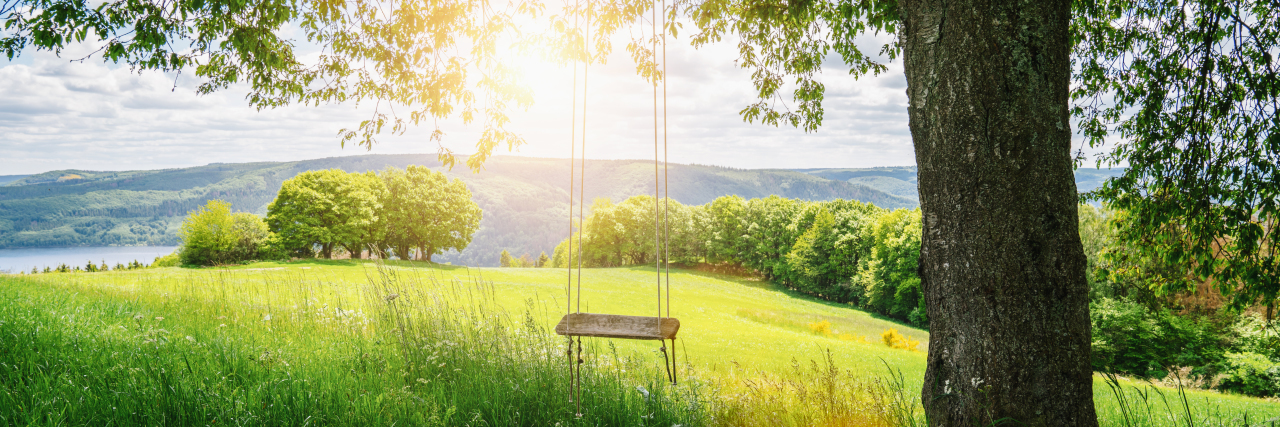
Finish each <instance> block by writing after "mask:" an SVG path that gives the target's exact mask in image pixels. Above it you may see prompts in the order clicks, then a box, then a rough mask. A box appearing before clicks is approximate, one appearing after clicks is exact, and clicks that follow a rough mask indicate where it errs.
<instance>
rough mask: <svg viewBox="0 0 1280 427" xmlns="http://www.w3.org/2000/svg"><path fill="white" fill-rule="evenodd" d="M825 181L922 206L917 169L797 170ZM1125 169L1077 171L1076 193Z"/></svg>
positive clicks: (901, 167) (1087, 169) (906, 167)
mask: <svg viewBox="0 0 1280 427" xmlns="http://www.w3.org/2000/svg"><path fill="white" fill-rule="evenodd" d="M795 171H796V172H801V173H805V174H809V175H813V176H817V177H821V178H826V179H831V180H836V181H846V182H850V183H854V184H862V185H865V186H868V187H871V188H874V189H876V190H880V191H883V192H885V193H889V194H892V195H894V196H898V197H903V198H907V199H911V200H912V201H913V202H917V203H918V202H919V200H920V194H919V192H918V191H917V187H916V167H915V166H897V167H879V168H839V169H796V170H795ZM1123 172H1124V169H1122V168H1116V169H1091V168H1080V169H1076V189H1077V190H1078V191H1081V192H1085V191H1090V190H1093V189H1095V188H1098V187H1100V186H1102V183H1103V182H1105V181H1106V180H1107V178H1111V177H1113V176H1120V174H1121V173H1123Z"/></svg>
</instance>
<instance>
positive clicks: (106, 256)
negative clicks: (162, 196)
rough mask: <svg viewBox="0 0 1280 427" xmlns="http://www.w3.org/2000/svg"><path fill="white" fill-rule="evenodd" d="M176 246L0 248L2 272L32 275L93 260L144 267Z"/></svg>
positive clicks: (82, 265) (114, 264) (99, 263)
mask: <svg viewBox="0 0 1280 427" xmlns="http://www.w3.org/2000/svg"><path fill="white" fill-rule="evenodd" d="M176 249H178V247H177V246H106V247H76V248H20V249H0V272H10V273H17V272H19V271H25V272H31V268H32V267H35V268H37V269H40V270H44V268H45V267H50V268H53V267H57V266H58V264H66V265H78V266H80V268H84V266H85V264H88V263H89V262H90V261H93V263H94V264H95V265H102V262H103V261H106V263H107V265H109V266H111V267H112V268H115V266H116V263H120V264H128V263H129V262H130V261H134V260H137V261H138V262H141V263H143V264H151V263H152V262H154V261H155V259H156V257H158V256H164V255H168V254H171V253H173V251H174V250H176Z"/></svg>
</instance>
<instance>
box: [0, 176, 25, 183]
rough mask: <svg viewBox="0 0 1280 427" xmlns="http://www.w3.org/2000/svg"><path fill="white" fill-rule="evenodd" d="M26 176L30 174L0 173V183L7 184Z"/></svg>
mask: <svg viewBox="0 0 1280 427" xmlns="http://www.w3.org/2000/svg"><path fill="white" fill-rule="evenodd" d="M28 176H30V175H0V185H7V184H9V183H11V182H14V181H17V180H20V179H22V178H26V177H28Z"/></svg>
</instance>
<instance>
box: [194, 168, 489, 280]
mask: <svg viewBox="0 0 1280 427" xmlns="http://www.w3.org/2000/svg"><path fill="white" fill-rule="evenodd" d="M481 215H482V213H481V211H480V207H479V206H477V205H476V203H475V202H474V201H472V200H471V191H470V190H468V189H467V187H466V185H465V184H463V183H462V181H461V180H458V179H453V180H452V181H450V180H449V179H448V178H446V177H445V176H444V174H443V173H440V172H436V171H432V170H431V169H429V168H426V167H421V166H409V167H407V168H406V169H396V168H387V169H384V170H382V171H381V172H377V173H374V172H365V173H348V172H344V171H342V170H340V169H327V170H319V171H307V172H302V173H300V174H298V175H297V176H295V177H293V178H291V179H289V180H286V181H284V183H283V184H282V185H281V187H280V192H279V193H278V194H277V195H276V198H275V200H273V201H272V202H271V203H270V204H269V205H268V206H267V217H266V219H265V220H264V219H263V218H260V217H258V216H256V215H253V214H249V213H232V212H231V205H230V204H228V203H226V202H223V201H220V200H211V201H210V202H209V203H208V204H207V205H205V206H204V207H201V208H199V209H197V210H196V211H193V212H192V213H191V214H190V215H188V217H187V218H186V219H185V220H184V221H183V224H182V228H181V230H180V232H179V235H180V236H181V239H182V244H181V247H180V248H179V251H178V254H179V258H180V260H181V263H182V264H186V265H219V264H229V263H235V262H242V261H247V260H270V259H287V258H311V257H321V258H327V259H332V258H333V257H334V255H335V254H336V253H338V252H345V253H346V254H347V255H348V256H350V257H352V258H363V257H365V255H366V254H368V255H369V256H373V257H377V258H384V259H385V258H390V257H396V258H399V259H404V260H409V259H417V260H422V261H431V257H432V256H433V255H436V254H440V253H443V252H445V251H448V250H459V251H460V250H463V249H465V248H466V247H467V245H468V244H469V243H470V242H471V237H472V235H473V234H475V232H476V230H477V229H478V228H479V226H480V218H481Z"/></svg>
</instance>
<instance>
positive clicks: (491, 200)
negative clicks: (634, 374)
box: [0, 154, 918, 266]
mask: <svg viewBox="0 0 1280 427" xmlns="http://www.w3.org/2000/svg"><path fill="white" fill-rule="evenodd" d="M411 164H412V165H422V166H426V167H430V168H433V169H435V170H439V171H442V172H445V173H446V174H447V175H449V176H450V177H451V178H453V177H456V178H460V179H462V180H463V181H464V182H465V183H466V184H467V186H468V188H470V189H471V191H472V193H473V194H474V198H475V200H476V202H477V204H479V205H480V207H481V209H483V210H484V219H483V220H482V221H481V228H480V231H478V232H477V233H476V235H475V238H474V240H473V242H472V244H471V245H470V246H469V247H468V248H467V249H466V250H465V251H462V252H461V253H448V254H443V255H441V256H438V257H437V258H436V259H437V260H439V261H440V262H454V263H455V264H467V265H476V266H489V265H496V264H497V261H498V253H499V252H501V251H502V249H508V250H510V251H511V253H512V254H515V255H517V256H518V255H520V254H523V253H529V254H530V255H531V256H534V257H536V256H537V255H538V253H539V252H541V251H546V252H548V254H549V253H550V252H551V251H552V249H554V247H555V244H556V243H558V242H559V241H560V239H562V238H563V237H564V236H566V235H567V234H568V230H567V227H568V199H569V194H568V189H569V182H568V181H569V170H568V167H569V161H568V160H567V159H545V158H530V157H514V156H495V157H493V158H491V159H489V160H488V161H487V162H486V164H485V169H484V170H483V171H481V172H480V173H478V174H472V173H471V172H470V171H469V170H466V168H465V167H460V168H456V169H455V170H453V171H446V170H445V169H444V168H443V167H442V166H441V165H440V163H439V162H438V161H437V160H436V156H435V155H429V154H428V155H363V156H348V157H332V158H324V159H314V160H303V161H297V162H260V163H215V164H209V165H206V166H198V167H191V168H178V169H160V170H141V171H86V170H60V171H50V172H45V173H41V174H35V175H29V176H17V177H15V179H14V180H12V182H10V183H9V185H5V186H0V248H15V247H50V246H108V245H146V244H149V245H173V244H177V240H178V239H177V230H178V226H179V225H180V224H181V221H182V218H183V217H184V216H185V215H186V213H187V212H188V211H190V210H192V209H195V208H196V207H199V206H202V205H204V204H205V203H206V202H207V201H208V200H210V199H221V200H225V201H227V202H229V203H231V205H232V207H233V208H234V209H236V210H238V211H246V212H253V213H256V214H259V215H265V214H266V206H267V204H269V203H270V202H271V200H272V199H274V198H275V194H276V192H277V191H279V188H280V184H281V183H282V182H283V181H284V180H286V179H289V178H292V177H293V176H295V175H297V174H298V173H301V172H304V171H308V170H319V169H329V168H338V169H342V170H345V171H348V172H365V171H370V170H381V169H384V168H387V167H396V168H404V167H405V166H408V165H411ZM669 179H670V183H671V188H670V195H671V197H672V199H674V200H677V201H680V202H681V203H685V204H690V205H699V204H704V203H708V202H710V201H711V200H714V199H715V198H717V197H720V196H725V195H731V194H732V195H739V196H742V197H745V198H754V197H767V196H769V195H773V194H777V195H779V196H782V197H788V198H799V199H806V200H830V199H836V198H841V199H854V200H860V201H864V202H871V203H874V204H876V205H877V206H881V207H886V208H900V207H904V208H912V207H915V206H917V205H918V203H917V202H916V201H915V200H913V199H911V198H907V197H900V196H897V195H894V194H892V193H890V192H886V191H881V190H877V189H875V188H873V187H870V186H867V185H864V184H862V183H856V182H848V181H846V180H833V179H828V178H826V177H824V176H822V175H816V174H812V173H802V172H798V171H791V170H778V169H735V168H727V167H718V166H703V165H685V164H673V165H671V169H670V174H669ZM575 185H576V183H575ZM912 187H913V188H914V186H912ZM584 190H585V197H586V199H587V201H588V204H589V203H590V201H591V200H593V199H595V198H600V197H608V198H611V199H613V200H614V201H621V200H622V199H625V198H627V197H630V196H634V195H638V194H653V191H654V182H653V163H652V162H651V161H644V160H588V161H587V168H586V176H585V188H584ZM575 193H577V191H576V189H575ZM575 196H576V194H575Z"/></svg>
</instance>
